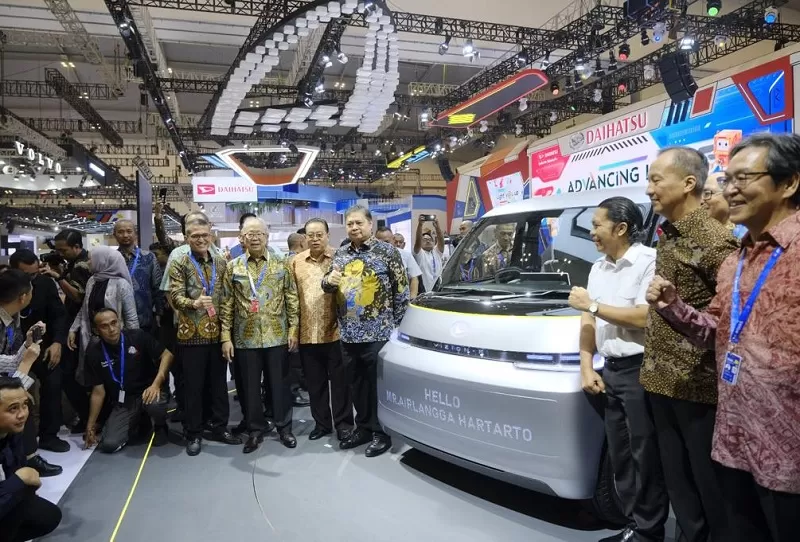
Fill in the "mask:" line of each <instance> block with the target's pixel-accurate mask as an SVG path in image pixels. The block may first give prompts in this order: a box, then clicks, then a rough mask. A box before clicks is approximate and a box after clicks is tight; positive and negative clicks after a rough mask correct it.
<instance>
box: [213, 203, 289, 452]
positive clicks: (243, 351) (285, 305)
mask: <svg viewBox="0 0 800 542" xmlns="http://www.w3.org/2000/svg"><path fill="white" fill-rule="evenodd" d="M242 237H243V238H244V240H245V244H246V248H247V252H246V253H245V254H243V255H241V256H239V257H238V258H235V259H233V260H231V261H230V262H228V269H227V272H226V273H225V278H224V290H225V301H224V302H223V303H222V311H221V316H222V337H221V338H222V355H223V356H224V357H225V358H226V359H228V360H231V359H233V353H234V347H235V348H236V350H237V352H236V357H237V361H238V362H239V370H241V371H242V374H241V380H242V384H243V389H242V390H239V393H240V400H241V401H242V402H243V404H245V405H246V408H245V409H244V414H245V424H246V431H247V432H248V433H249V438H248V440H247V442H246V443H245V446H244V453H246V454H247V453H252V452H254V451H255V450H257V449H258V446H259V444H260V443H261V441H262V440H263V438H264V437H263V434H264V432H265V429H266V427H267V421H266V418H265V417H264V405H263V404H262V402H261V378H262V375H263V377H264V380H265V382H266V384H267V389H268V390H269V391H268V396H269V400H271V405H272V413H273V419H274V421H275V426H276V427H277V428H278V433H279V435H280V439H281V442H282V443H283V445H284V446H286V447H287V448H294V447H295V446H297V440H296V439H295V437H294V435H293V434H292V392H291V390H290V388H289V351H290V350H291V351H295V350H297V340H298V336H297V335H298V319H299V305H298V299H297V286H296V285H295V281H294V276H293V275H292V273H290V272H289V269H288V268H287V267H286V260H285V259H283V258H275V257H274V256H273V255H271V254H270V252H269V251H268V250H267V239H268V237H267V226H266V224H265V223H264V221H263V220H261V219H260V218H251V219H248V220H247V221H246V222H245V223H244V227H243V228H242Z"/></svg>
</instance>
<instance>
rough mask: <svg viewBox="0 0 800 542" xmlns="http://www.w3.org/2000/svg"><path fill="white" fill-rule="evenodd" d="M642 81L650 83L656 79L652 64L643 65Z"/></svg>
mask: <svg viewBox="0 0 800 542" xmlns="http://www.w3.org/2000/svg"><path fill="white" fill-rule="evenodd" d="M643 73H644V80H645V81H652V80H653V79H655V78H656V69H655V67H654V66H653V65H652V64H645V65H644V68H643Z"/></svg>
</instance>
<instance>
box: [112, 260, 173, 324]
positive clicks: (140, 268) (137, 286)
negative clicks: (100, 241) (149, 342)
mask: <svg viewBox="0 0 800 542" xmlns="http://www.w3.org/2000/svg"><path fill="white" fill-rule="evenodd" d="M136 250H137V247H134V249H133V250H132V251H130V252H124V251H122V250H120V251H119V252H120V254H122V257H123V258H125V263H126V264H127V265H128V271H131V270H133V273H132V274H131V281H132V282H133V297H134V299H135V300H136V315H137V316H138V318H139V327H140V328H144V329H150V328H151V327H152V325H153V308H155V309H156V311H157V312H158V313H161V312H162V311H163V309H164V294H163V293H162V292H161V280H162V278H163V277H162V271H161V266H159V265H158V260H156V256H155V254H153V253H152V252H147V251H145V250H142V251H141V252H140V253H139V254H140V255H139V262H138V263H137V265H136V269H133V263H134V261H136Z"/></svg>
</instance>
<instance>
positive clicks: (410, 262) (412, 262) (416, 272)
mask: <svg viewBox="0 0 800 542" xmlns="http://www.w3.org/2000/svg"><path fill="white" fill-rule="evenodd" d="M395 248H396V247H395ZM397 252H399V253H400V257H401V258H403V265H404V266H405V268H406V275H408V278H409V279H413V278H416V277H419V276H421V275H422V269H420V267H419V265H418V264H417V260H416V259H415V258H414V256H413V254H411V252H409V251H408V250H403V249H401V248H398V249H397ZM439 274H440V275H441V273H439ZM435 282H436V281H434V283H435Z"/></svg>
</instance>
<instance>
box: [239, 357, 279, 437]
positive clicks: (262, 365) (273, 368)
mask: <svg viewBox="0 0 800 542" xmlns="http://www.w3.org/2000/svg"><path fill="white" fill-rule="evenodd" d="M288 353H289V350H288V348H287V346H286V345H282V346H273V347H272V348H258V349H251V348H240V349H237V350H236V358H237V359H238V360H239V371H241V379H242V386H243V390H244V393H242V392H241V391H240V392H239V402H240V403H242V404H246V405H247V409H246V414H245V423H246V424H247V431H248V432H250V433H260V432H263V431H264V430H265V429H266V427H267V420H266V418H265V417H264V403H263V402H262V399H261V398H262V395H261V381H262V378H263V380H264V383H265V385H266V386H267V387H268V391H267V397H266V400H267V401H268V402H269V403H270V405H271V406H272V419H273V421H274V422H275V427H277V428H278V431H279V432H291V430H292V391H291V389H289V377H290V376H289V357H288Z"/></svg>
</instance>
